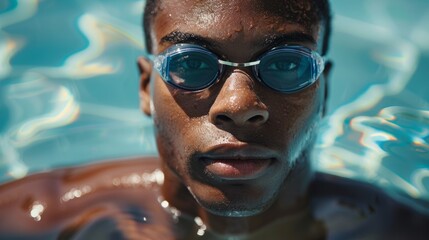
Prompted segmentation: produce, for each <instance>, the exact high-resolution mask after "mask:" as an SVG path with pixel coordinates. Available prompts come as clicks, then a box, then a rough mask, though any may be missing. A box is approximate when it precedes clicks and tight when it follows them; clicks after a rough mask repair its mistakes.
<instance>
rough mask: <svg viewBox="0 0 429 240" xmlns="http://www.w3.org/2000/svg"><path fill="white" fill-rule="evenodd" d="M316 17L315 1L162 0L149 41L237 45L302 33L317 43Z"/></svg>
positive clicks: (319, 29)
mask: <svg viewBox="0 0 429 240" xmlns="http://www.w3.org/2000/svg"><path fill="white" fill-rule="evenodd" d="M319 15H320V14H318V9H317V7H316V4H315V3H314V0H270V1H267V0H244V1H243V0H165V1H162V2H160V3H159V8H158V11H157V14H156V16H155V19H154V24H153V29H154V30H155V31H154V35H153V36H152V40H153V42H154V43H158V44H161V45H162V42H160V40H161V39H162V38H163V37H164V36H165V35H168V34H169V33H170V32H172V31H180V32H188V33H195V34H198V35H199V36H204V37H207V38H210V39H217V40H219V41H223V40H228V39H229V40H231V41H233V40H239V41H240V42H243V41H248V42H249V41H256V42H257V41H261V39H262V38H264V37H266V35H270V34H274V33H282V32H301V33H306V34H308V35H311V36H312V37H313V38H314V39H315V41H316V42H317V41H318V40H319V39H318V37H319V35H320V34H319V32H320V31H321V30H322V28H321V27H320V19H319ZM161 48H162V46H161Z"/></svg>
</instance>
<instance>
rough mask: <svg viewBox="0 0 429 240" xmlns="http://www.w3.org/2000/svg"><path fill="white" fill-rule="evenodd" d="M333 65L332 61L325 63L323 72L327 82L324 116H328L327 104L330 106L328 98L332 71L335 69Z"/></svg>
mask: <svg viewBox="0 0 429 240" xmlns="http://www.w3.org/2000/svg"><path fill="white" fill-rule="evenodd" d="M333 65H334V64H333V63H332V61H329V60H328V61H326V62H325V69H324V70H323V73H322V74H323V78H324V80H325V98H324V99H323V110H322V114H323V116H325V115H326V110H327V104H328V96H329V78H330V74H331V70H332V68H333Z"/></svg>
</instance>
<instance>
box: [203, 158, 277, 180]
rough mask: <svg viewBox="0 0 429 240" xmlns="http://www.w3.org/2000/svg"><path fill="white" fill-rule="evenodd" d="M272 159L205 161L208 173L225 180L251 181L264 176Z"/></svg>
mask: <svg viewBox="0 0 429 240" xmlns="http://www.w3.org/2000/svg"><path fill="white" fill-rule="evenodd" d="M272 161H273V160H272V159H249V158H245V159H244V158H235V159H203V162H204V164H205V166H206V171H208V172H209V173H210V174H212V175H214V176H217V177H219V178H222V179H225V180H234V179H236V180H250V179H255V178H258V177H260V176H261V175H263V173H264V172H265V170H267V168H268V167H269V166H270V165H271V163H272Z"/></svg>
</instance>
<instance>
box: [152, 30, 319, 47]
mask: <svg viewBox="0 0 429 240" xmlns="http://www.w3.org/2000/svg"><path fill="white" fill-rule="evenodd" d="M164 43H170V44H178V43H192V44H197V45H200V46H204V47H208V48H213V47H214V46H218V45H219V44H217V41H216V40H215V39H212V38H207V37H203V36H201V35H198V34H194V33H187V32H180V31H173V32H170V33H169V34H167V35H165V36H164V37H162V38H161V40H160V41H159V44H164ZM287 43H310V44H314V45H316V44H317V42H316V40H315V39H314V37H313V36H311V35H310V34H307V33H304V32H300V31H294V32H289V33H281V34H277V33H275V34H268V35H265V36H264V38H263V40H262V41H261V42H259V43H258V44H257V45H259V46H262V47H265V48H267V47H268V48H269V47H275V46H278V45H282V44H287Z"/></svg>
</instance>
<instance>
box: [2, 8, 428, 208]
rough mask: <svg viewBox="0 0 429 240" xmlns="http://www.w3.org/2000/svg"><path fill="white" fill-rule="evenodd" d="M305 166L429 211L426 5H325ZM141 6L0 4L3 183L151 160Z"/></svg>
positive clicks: (153, 147)
mask: <svg viewBox="0 0 429 240" xmlns="http://www.w3.org/2000/svg"><path fill="white" fill-rule="evenodd" d="M331 2H332V6H333V12H334V14H335V15H334V22H333V27H334V32H333V35H332V41H331V45H330V46H331V47H330V52H329V54H328V58H329V59H332V60H333V62H334V71H333V74H332V78H331V82H330V89H329V92H330V97H329V105H328V116H327V117H326V119H325V120H324V122H323V123H322V128H321V133H320V135H319V138H318V141H317V146H316V149H315V151H314V154H313V162H314V165H315V166H316V168H317V169H318V170H319V171H322V172H327V173H331V174H335V175H339V176H343V177H348V178H352V179H358V180H363V181H368V182H371V183H374V184H376V185H379V186H382V187H383V188H384V189H385V190H386V191H387V192H388V193H389V194H391V195H392V196H394V197H395V198H397V199H399V200H400V201H403V202H406V203H408V204H410V205H412V206H414V207H416V208H418V209H420V210H421V211H426V212H427V211H429V210H428V209H429V208H428V207H427V206H428V205H427V204H428V201H429V84H427V81H428V76H429V28H428V27H427V26H428V25H429V1H424V0H420V1H419V0H415V1H413V2H412V3H411V2H406V1H388V0H379V1H372V0H363V1H350V0H347V1H343V0H332V1H331ZM143 5H144V1H140V0H139V1H137V0H122V1H114V0H103V1H102V0H94V1H85V0H72V1H48V0H45V1H37V0H2V1H0V66H1V67H0V173H1V174H0V181H1V182H6V181H13V180H14V179H19V178H22V177H24V176H26V175H29V174H31V173H34V172H40V171H47V170H51V169H55V168H61V167H66V166H75V165H80V164H86V163H89V162H98V161H103V160H105V159H119V158H126V157H133V156H149V155H155V154H156V148H155V143H154V139H153V136H152V135H153V133H152V130H153V127H152V125H151V120H150V119H149V118H146V117H145V116H143V114H142V113H141V112H140V109H139V106H138V102H139V98H138V87H139V86H138V85H139V83H138V72H137V66H136V59H137V57H138V56H140V55H142V54H144V42H143V39H142V30H141V26H140V21H141V14H142V10H143Z"/></svg>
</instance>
